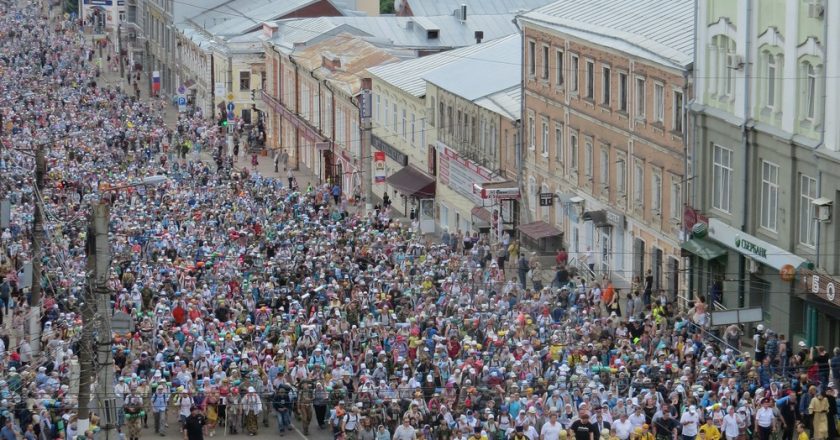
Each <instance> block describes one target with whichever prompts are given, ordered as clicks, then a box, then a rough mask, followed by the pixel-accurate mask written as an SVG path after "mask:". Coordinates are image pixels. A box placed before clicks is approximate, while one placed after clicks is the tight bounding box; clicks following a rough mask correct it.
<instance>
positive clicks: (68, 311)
mask: <svg viewBox="0 0 840 440" xmlns="http://www.w3.org/2000/svg"><path fill="white" fill-rule="evenodd" d="M53 15H55V14H53ZM0 49H2V50H0V72H2V74H0V98H2V101H0V109H2V114H3V119H2V122H1V123H0V125H2V127H0V128H1V130H0V141H2V145H3V147H2V150H0V173H2V174H0V184H1V185H2V194H3V195H5V196H6V197H8V199H9V200H10V202H11V204H12V209H11V217H10V219H9V224H8V227H7V228H5V229H4V230H3V231H2V236H0V245H1V246H2V256H0V258H2V261H0V277H2V278H0V300H2V303H3V308H2V310H0V317H2V318H3V319H5V320H11V325H8V324H7V325H5V327H4V328H6V329H8V330H7V331H6V334H5V335H4V336H3V338H2V339H0V341H2V342H1V343H2V346H0V354H2V359H0V377H2V380H0V426H2V428H0V439H2V440H12V439H19V438H25V439H27V440H33V439H37V440H51V439H56V438H64V439H75V438H80V437H85V438H93V439H95V438H97V435H98V433H99V430H100V429H101V426H102V422H101V418H102V414H101V411H99V408H95V409H94V411H93V413H94V414H93V415H92V416H91V417H90V426H89V427H87V429H79V428H80V427H79V426H78V425H77V420H78V419H80V418H83V417H80V414H79V407H78V396H79V389H78V387H79V384H78V380H77V379H74V371H77V370H75V367H74V365H75V364H76V363H77V362H78V357H79V356H78V355H79V353H80V350H83V349H86V348H85V346H84V345H82V343H83V341H81V340H80V334H81V328H82V326H83V325H89V324H91V323H87V322H82V319H81V312H80V310H81V308H82V307H85V304H82V301H81V298H82V289H85V288H86V285H87V283H86V281H85V278H86V270H85V265H86V252H85V248H86V243H87V242H88V239H89V237H88V235H89V233H88V229H87V227H86V221H87V212H88V211H89V207H90V205H91V204H93V203H101V202H103V201H104V202H107V203H109V205H110V212H111V222H110V230H111V238H112V241H113V243H112V252H113V263H112V267H111V270H112V273H111V275H110V283H109V287H110V290H111V294H112V304H113V307H114V311H117V312H123V313H126V314H128V315H130V316H131V317H132V318H133V319H134V322H135V324H136V326H135V331H133V332H131V333H127V334H114V335H113V357H114V368H115V383H114V384H113V390H114V396H113V397H115V398H116V399H117V407H118V408H119V410H118V420H117V422H116V425H117V427H118V429H119V430H120V432H121V435H122V436H124V437H126V438H128V439H130V440H134V439H138V438H140V437H141V436H142V435H143V434H144V433H146V434H149V435H150V434H151V433H150V432H149V431H144V428H146V427H148V429H149V430H152V431H153V434H156V435H161V436H164V435H166V433H167V432H172V430H173V429H181V430H183V432H184V433H185V438H190V439H194V438H201V437H202V436H203V435H204V434H206V435H208V436H214V435H217V434H218V435H233V434H239V433H241V434H249V435H256V434H258V433H260V431H263V432H267V431H266V430H267V429H271V430H276V432H279V434H280V435H283V433H284V432H286V431H288V430H291V429H292V420H293V419H295V420H296V421H297V423H296V426H297V427H299V428H300V430H301V431H302V432H303V433H304V434H307V433H309V432H310V431H311V430H324V431H325V432H331V433H332V434H333V435H334V437H335V438H336V439H344V440H357V439H358V440H391V439H394V440H412V439H419V438H423V439H432V438H434V439H440V440H449V439H472V440H502V439H511V438H512V439H514V440H526V439H527V440H559V439H561V438H562V439H565V438H568V437H571V436H574V438H575V439H576V440H599V439H605V440H654V439H655V440H672V439H677V438H678V437H680V438H682V439H683V440H694V439H696V438H699V439H701V440H720V439H722V438H723V437H725V438H726V440H735V439H739V440H742V439H760V440H768V439H770V438H774V439H776V438H782V439H785V440H789V439H792V438H794V436H796V438H797V440H806V439H808V438H814V439H816V440H826V439H834V438H837V437H838V434H837V417H838V412H837V401H836V395H837V394H836V393H837V392H836V389H837V386H838V385H840V384H838V380H840V350H839V349H837V348H835V349H834V350H833V351H831V352H829V351H828V350H827V349H826V348H824V347H806V346H804V343H800V344H799V346H798V347H793V346H792V345H791V342H789V341H786V340H785V339H784V338H780V335H778V334H776V333H775V332H774V331H773V330H772V329H771V327H772V325H770V324H769V323H768V324H762V325H759V326H758V327H757V330H756V333H755V338H754V339H753V344H752V345H753V348H752V349H750V350H747V349H743V350H742V347H741V340H742V339H743V335H742V334H741V329H740V328H738V327H737V326H734V327H731V328H727V329H724V330H723V332H721V334H720V335H719V337H715V336H714V335H713V332H711V331H710V330H709V328H708V320H707V318H706V317H707V312H708V310H707V308H706V303H705V302H704V301H703V299H702V298H699V299H698V300H696V301H695V302H692V304H690V308H689V309H688V310H680V309H679V308H678V307H677V304H676V303H675V302H674V301H673V298H671V297H669V296H668V295H665V294H661V295H660V294H659V292H655V291H652V287H651V286H648V285H647V284H648V283H647V282H646V281H642V280H639V281H638V282H637V283H634V285H633V287H632V289H631V290H632V291H631V292H630V293H629V295H628V294H625V293H622V292H619V291H618V290H617V289H615V288H614V287H613V286H612V284H611V283H610V282H609V280H606V279H603V280H597V279H591V277H589V276H585V275H582V274H578V273H577V272H576V271H575V270H574V268H572V267H571V266H567V264H568V255H567V254H566V252H565V250H562V251H560V252H558V255H557V258H556V263H557V270H556V272H555V271H552V275H553V278H552V279H540V278H539V277H537V276H534V275H533V274H534V273H537V271H538V264H537V263H536V261H537V260H536V259H532V258H529V254H528V253H527V252H526V251H525V250H524V249H520V248H519V247H518V244H517V243H516V241H515V240H512V239H510V238H509V237H505V238H504V239H503V240H500V242H499V243H495V242H493V243H492V244H491V243H490V241H489V238H488V237H483V236H480V235H478V234H475V235H469V234H464V233H458V232H456V233H452V234H449V233H446V234H445V236H444V237H443V238H442V239H441V240H431V239H429V238H427V237H425V236H422V235H419V234H417V233H416V227H412V225H406V224H404V223H403V222H400V221H397V220H396V219H394V218H392V216H391V210H390V208H389V207H388V205H387V204H383V205H381V206H378V209H377V210H375V211H374V212H371V213H364V212H356V210H355V208H353V207H351V206H349V205H348V204H347V200H346V197H345V196H344V195H343V192H342V191H341V189H340V188H338V190H336V188H337V187H335V186H331V185H329V184H324V185H310V186H309V187H307V188H297V186H296V185H294V183H295V182H293V178H292V174H291V173H289V178H288V182H287V181H286V179H285V178H284V176H280V177H277V178H271V177H266V176H262V175H260V174H259V173H258V172H256V170H250V171H249V170H247V169H239V170H237V169H232V168H231V167H230V166H228V165H227V162H226V160H225V157H226V155H227V153H228V152H227V151H225V142H224V134H222V133H220V132H218V130H217V127H215V126H214V125H213V122H212V121H204V120H202V119H200V118H197V117H196V118H189V117H183V118H181V119H180V121H179V123H178V125H177V126H176V127H166V124H165V123H164V113H163V112H164V111H165V110H166V108H165V106H164V105H163V104H161V101H158V100H151V101H143V100H139V99H138V97H137V96H138V95H137V94H135V93H127V91H126V90H122V89H121V88H120V87H119V86H109V85H103V84H102V83H101V80H100V76H101V75H102V72H100V68H101V67H100V66H101V59H100V58H99V55H98V53H97V52H98V51H97V50H96V49H94V47H93V45H92V44H91V39H90V37H89V36H87V35H85V34H84V32H83V31H82V22H81V21H79V20H76V19H74V18H72V17H69V16H60V15H59V16H54V17H50V16H48V15H47V13H46V8H44V7H42V5H40V4H39V3H37V2H24V1H19V2H17V3H16V4H15V5H14V6H13V7H10V8H6V9H4V10H0ZM106 53H107V51H106ZM112 54H113V53H112ZM115 56H116V55H115ZM38 145H44V146H45V147H46V149H47V162H48V172H47V175H46V176H45V181H46V185H45V188H44V190H43V191H39V190H37V189H36V187H35V185H34V181H35V173H34V172H33V170H34V167H35V163H34V159H33V151H34V149H35V148H37V146H38ZM202 149H203V150H204V151H205V152H213V153H214V154H215V156H216V158H217V160H216V163H213V161H212V160H203V159H204V158H206V155H205V156H202V155H201V154H200V153H199V152H200V151H201V150H202ZM278 162H279V161H278ZM275 166H279V164H278V165H275ZM149 176H166V181H165V182H164V183H163V184H162V185H160V186H154V187H152V186H135V183H137V182H142V181H143V179H144V178H147V177H149ZM113 188H118V189H113ZM36 204H39V205H40V206H41V207H42V210H43V212H44V217H45V219H44V224H45V233H44V240H43V241H44V247H43V249H44V251H43V252H42V254H41V255H38V256H36V258H38V259H40V261H42V262H43V266H44V268H45V270H44V274H45V276H44V277H43V278H42V279H36V280H34V282H36V283H40V286H41V288H42V291H43V293H44V299H43V302H42V304H37V305H35V306H34V307H37V308H40V310H41V315H42V317H43V318H42V321H41V326H42V337H41V341H40V346H41V350H40V351H39V353H34V352H33V347H32V346H31V345H30V343H29V341H28V334H27V332H26V331H25V330H24V329H25V328H26V322H27V321H28V319H29V316H30V314H31V313H33V312H34V311H35V310H37V309H35V308H33V307H30V305H29V302H30V299H31V298H30V294H31V287H32V286H31V282H30V281H31V280H27V279H26V263H27V262H28V261H30V260H31V246H30V242H31V237H32V234H33V229H32V220H33V215H34V206H35V205H36ZM414 226H416V225H414ZM765 327H766V328H765ZM76 374H78V373H76ZM76 377H78V376H76ZM105 385H106V384H101V383H96V384H94V386H93V388H92V389H93V391H92V394H93V395H94V396H95V397H96V396H99V395H101V393H102V392H103V390H105V389H106V388H107V387H106V386H105ZM313 419H314V420H313ZM269 422H271V428H268V427H269V426H270V424H269ZM170 423H172V425H173V426H171V427H170V426H169V424H170Z"/></svg>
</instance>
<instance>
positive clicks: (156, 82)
mask: <svg viewBox="0 0 840 440" xmlns="http://www.w3.org/2000/svg"><path fill="white" fill-rule="evenodd" d="M152 91H153V92H159V91H160V72H159V71H157V70H155V71H153V72H152Z"/></svg>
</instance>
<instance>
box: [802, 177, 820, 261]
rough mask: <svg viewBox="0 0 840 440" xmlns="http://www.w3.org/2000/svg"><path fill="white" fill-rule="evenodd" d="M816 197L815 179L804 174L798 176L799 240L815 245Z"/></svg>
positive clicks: (816, 225) (808, 244)
mask: <svg viewBox="0 0 840 440" xmlns="http://www.w3.org/2000/svg"><path fill="white" fill-rule="evenodd" d="M816 198H817V181H816V179H812V178H810V177H808V176H806V175H804V174H803V175H801V176H800V177H799V242H800V243H802V244H804V245H806V246H816V245H817V227H818V224H817V221H818V220H817V212H816V206H814V203H813V201H814V200H815V199H816Z"/></svg>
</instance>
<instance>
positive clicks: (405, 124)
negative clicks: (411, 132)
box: [402, 109, 408, 140]
mask: <svg viewBox="0 0 840 440" xmlns="http://www.w3.org/2000/svg"><path fill="white" fill-rule="evenodd" d="M402 138H403V140H406V139H408V118H407V117H406V110H405V109H403V111H402Z"/></svg>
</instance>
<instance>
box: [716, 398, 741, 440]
mask: <svg viewBox="0 0 840 440" xmlns="http://www.w3.org/2000/svg"><path fill="white" fill-rule="evenodd" d="M721 431H723V435H725V436H726V440H735V439H736V438H738V434H739V432H740V430H739V429H738V416H737V415H736V414H735V407H734V406H730V407H729V409H728V412H727V414H726V415H725V416H723V426H721Z"/></svg>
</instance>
